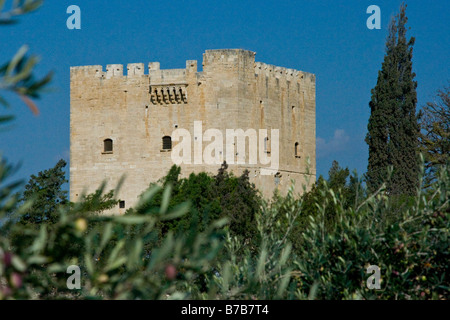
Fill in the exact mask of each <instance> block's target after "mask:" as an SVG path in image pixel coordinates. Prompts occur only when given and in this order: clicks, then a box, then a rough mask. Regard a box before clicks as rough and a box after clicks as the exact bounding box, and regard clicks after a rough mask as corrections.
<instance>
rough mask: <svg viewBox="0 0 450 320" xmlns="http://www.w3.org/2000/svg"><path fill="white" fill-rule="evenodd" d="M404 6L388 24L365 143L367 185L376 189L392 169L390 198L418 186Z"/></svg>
mask: <svg viewBox="0 0 450 320" xmlns="http://www.w3.org/2000/svg"><path fill="white" fill-rule="evenodd" d="M407 20H408V18H407V17H406V5H405V4H402V5H401V7H400V13H399V14H398V15H397V16H396V17H395V18H393V19H392V20H391V23H390V25H389V35H388V38H387V41H386V54H385V56H384V61H383V63H382V66H381V70H380V71H379V72H378V80H377V84H376V86H375V88H373V89H372V91H371V93H372V98H371V101H370V103H369V106H370V110H371V114H370V118H369V123H368V126H367V128H368V134H367V136H366V142H367V144H368V145H369V163H368V168H367V182H368V187H369V189H370V190H372V191H373V190H375V189H377V188H378V187H379V186H380V185H381V183H382V182H383V181H385V179H386V173H387V168H388V166H392V167H393V174H392V179H391V181H390V183H389V185H388V190H389V192H390V193H391V194H409V195H410V194H414V193H415V191H416V188H417V185H418V157H417V149H418V134H419V125H418V121H417V117H416V103H417V94H416V88H417V82H416V81H414V77H415V73H414V72H413V71H412V52H413V48H412V47H413V45H414V41H415V39H414V37H411V38H410V39H409V41H407V40H406V30H407V28H406V22H407Z"/></svg>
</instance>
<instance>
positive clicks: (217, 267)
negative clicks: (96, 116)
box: [0, 162, 450, 299]
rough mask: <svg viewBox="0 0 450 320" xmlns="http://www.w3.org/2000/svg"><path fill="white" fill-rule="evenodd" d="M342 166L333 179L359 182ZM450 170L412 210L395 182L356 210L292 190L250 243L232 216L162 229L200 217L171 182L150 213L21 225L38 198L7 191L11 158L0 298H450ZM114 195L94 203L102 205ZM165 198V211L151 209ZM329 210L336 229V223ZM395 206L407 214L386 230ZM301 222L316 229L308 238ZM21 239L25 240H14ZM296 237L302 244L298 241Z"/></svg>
mask: <svg viewBox="0 0 450 320" xmlns="http://www.w3.org/2000/svg"><path fill="white" fill-rule="evenodd" d="M334 168H335V169H336V168H337V169H338V170H334V169H333V170H330V172H337V173H342V172H344V175H346V174H347V171H346V170H345V169H342V168H339V166H337V165H335V166H334ZM449 171H450V170H449V168H448V166H444V167H443V168H442V170H441V171H440V173H439V177H438V179H437V180H436V181H435V183H434V185H433V187H432V190H434V193H433V194H429V193H424V192H425V191H419V192H418V194H417V195H416V196H415V197H413V198H411V199H409V200H408V201H403V203H402V206H397V205H396V201H397V200H396V199H395V198H393V197H389V196H388V195H387V193H386V189H385V188H384V186H382V187H381V188H380V189H379V190H377V192H375V193H374V194H370V195H368V196H367V197H365V198H364V199H359V198H357V199H355V201H354V204H353V205H349V204H348V201H347V199H345V198H346V197H347V195H345V193H343V192H339V191H336V192H335V191H334V190H333V189H331V188H330V187H329V183H324V184H323V186H321V195H322V199H321V200H320V202H319V201H317V202H316V203H315V204H314V205H315V206H316V208H317V212H316V213H315V214H312V215H307V214H306V213H305V212H304V211H303V208H305V206H304V201H305V198H300V199H298V198H296V196H295V195H294V194H293V188H291V190H290V191H289V193H288V194H287V195H286V196H285V197H278V198H276V199H275V200H274V202H272V203H266V202H265V201H262V204H261V207H260V209H259V210H257V211H256V212H255V217H254V219H255V220H254V224H255V225H256V229H257V231H256V232H257V236H255V237H254V239H252V241H250V242H248V241H247V242H246V241H242V238H240V237H239V236H238V235H233V234H232V232H231V231H230V230H229V229H228V228H226V227H225V228H224V226H225V225H226V223H227V221H226V220H223V219H221V220H218V221H217V220H216V221H215V222H212V223H209V224H208V225H207V226H206V227H205V228H202V230H200V227H199V225H198V223H197V222H196V221H195V219H192V220H191V223H190V225H189V226H188V227H186V228H185V229H184V232H183V233H182V232H174V231H172V230H168V231H167V232H166V233H165V234H164V235H161V234H160V230H159V227H158V226H159V225H160V224H161V223H166V222H167V221H176V220H177V219H181V218H183V217H185V216H186V215H187V214H189V212H191V208H190V206H189V205H188V204H186V203H184V204H180V205H177V206H174V207H170V205H169V204H170V202H171V198H170V192H171V191H170V189H171V187H170V186H166V187H165V189H161V188H160V187H158V186H154V187H152V188H150V189H149V190H148V191H146V192H145V193H144V194H143V195H142V197H141V200H140V203H139V204H138V205H137V209H136V211H139V210H143V209H142V208H143V207H144V206H146V209H145V210H143V211H141V212H140V214H137V213H131V212H129V213H128V214H126V215H123V216H105V215H98V214H92V212H96V211H97V208H96V207H95V206H91V207H89V208H90V209H89V212H90V213H89V212H86V211H85V210H86V208H87V206H86V204H84V203H83V202H78V203H75V204H73V205H72V206H59V210H57V212H58V214H57V215H56V220H55V221H54V223H53V224H50V223H40V224H39V225H38V228H36V227H35V226H31V225H30V224H21V223H17V222H16V221H17V220H19V221H20V217H22V216H23V215H25V214H26V212H27V210H28V209H29V208H30V207H31V206H32V200H30V201H27V202H25V203H22V204H20V205H17V201H18V199H17V196H16V193H15V188H16V187H17V186H16V185H14V184H12V185H11V184H10V185H7V186H4V185H3V183H4V178H5V177H6V176H8V175H10V173H11V172H12V168H11V167H10V166H7V165H6V164H5V163H4V162H2V166H0V178H1V179H0V185H1V186H2V188H1V190H2V192H0V195H1V198H0V213H1V216H0V220H1V221H2V224H1V226H0V292H1V293H0V298H4V299H11V298H15V299H29V298H33V299H186V298H189V299H447V298H448V297H449V292H450V288H449V286H448V284H449V283H450V282H449V280H450V279H449V271H450V270H449V269H448V268H449V267H448V261H449V258H450V256H449V254H450V252H449V250H450V241H449V240H450V239H449V236H450V235H449V233H450V225H449V221H450V219H449V218H450V203H449V199H450V196H449V192H450V175H449V174H450V172H449ZM175 172H176V171H175ZM333 175H334V174H333ZM333 175H332V176H333ZM337 177H341V175H340V174H338V175H337ZM331 180H333V179H330V181H331ZM337 180H339V181H340V183H341V184H342V181H343V180H342V179H337ZM103 188H104V186H103ZM103 188H100V191H98V192H96V193H95V194H94V196H93V197H96V198H97V199H100V198H101V195H102V194H103ZM161 191H162V198H161V202H160V204H159V205H155V206H152V207H148V203H154V202H152V201H153V200H154V199H155V197H156V195H158V194H160V192H161ZM158 201H159V200H158ZM93 203H99V201H94V202H93ZM100 206H101V204H100ZM330 208H331V209H330ZM11 209H12V211H11ZM329 210H331V212H332V216H333V226H332V227H331V225H330V226H327V224H326V221H327V214H328V212H329ZM392 210H396V212H397V213H396V214H395V215H394V218H393V219H392V220H391V221H389V223H385V222H384V220H383V219H384V218H383V217H385V216H386V213H387V212H390V211H392ZM11 212H12V213H13V214H12V215H11ZM300 217H304V218H305V220H306V221H305V223H304V224H303V226H302V229H301V231H300V232H299V230H297V229H296V226H297V222H298V221H299V218H300ZM11 233H13V234H14V233H20V234H22V235H23V238H22V239H23V241H16V242H15V243H12V242H11V237H10V234H11ZM295 237H301V238H302V244H301V246H293V245H291V239H295ZM25 240H26V241H25ZM70 265H78V266H80V268H81V270H82V275H81V289H79V290H69V289H68V288H67V285H66V281H67V278H68V276H69V275H68V274H67V273H66V269H67V267H68V266H70ZM368 265H377V266H379V267H380V268H381V272H382V282H381V290H371V289H368V288H367V286H366V280H367V278H368V277H369V275H368V274H366V268H367V266H368Z"/></svg>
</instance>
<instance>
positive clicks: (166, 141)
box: [162, 136, 172, 150]
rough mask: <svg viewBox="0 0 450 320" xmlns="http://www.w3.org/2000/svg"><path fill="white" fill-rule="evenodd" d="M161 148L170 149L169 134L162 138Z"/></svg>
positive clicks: (170, 139) (170, 140)
mask: <svg viewBox="0 0 450 320" xmlns="http://www.w3.org/2000/svg"><path fill="white" fill-rule="evenodd" d="M162 148H163V150H171V149H172V138H171V137H169V136H165V137H163V138H162Z"/></svg>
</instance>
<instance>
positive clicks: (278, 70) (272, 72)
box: [255, 62, 315, 82]
mask: <svg viewBox="0 0 450 320" xmlns="http://www.w3.org/2000/svg"><path fill="white" fill-rule="evenodd" d="M255 74H257V75H260V74H261V75H265V76H268V77H275V78H278V79H280V78H282V77H286V78H287V80H288V81H291V80H293V79H297V80H300V79H304V80H309V81H311V82H315V75H314V74H312V73H309V72H304V71H299V70H295V69H291V68H284V67H279V66H275V65H271V64H267V63H263V62H255Z"/></svg>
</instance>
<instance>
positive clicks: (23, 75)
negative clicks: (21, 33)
mask: <svg viewBox="0 0 450 320" xmlns="http://www.w3.org/2000/svg"><path fill="white" fill-rule="evenodd" d="M42 2H43V1H42V0H24V1H17V0H15V1H13V2H12V6H11V8H10V10H7V11H5V10H4V6H5V1H4V0H0V25H4V24H12V23H16V22H17V19H16V17H19V16H20V15H23V14H26V13H29V12H32V11H34V10H36V9H37V8H39V7H40V6H41V4H42ZM27 51H28V46H26V45H23V46H22V47H21V48H20V49H19V50H18V51H17V53H16V54H15V55H14V57H13V58H12V59H11V60H10V61H8V62H6V63H4V64H3V65H0V90H7V91H11V92H13V93H15V94H17V95H18V96H19V97H20V98H21V99H22V100H23V101H24V103H25V104H26V105H27V106H28V107H29V108H30V109H31V110H32V111H33V113H35V114H38V113H39V110H38V108H37V106H36V105H35V104H34V102H33V101H32V100H31V99H30V98H39V96H40V94H41V92H42V90H43V89H44V87H45V86H46V85H47V84H48V83H49V82H50V80H51V78H52V73H51V72H50V73H48V74H47V75H46V76H44V77H43V78H41V79H35V76H34V75H33V70H34V68H35V66H36V64H37V63H38V62H39V58H38V57H36V56H27V55H26V54H27ZM0 105H4V106H8V105H9V104H8V102H7V101H6V100H5V99H4V98H3V97H2V96H1V95H0ZM12 118H13V117H12V116H1V115H0V124H1V123H2V122H6V121H9V120H11V119H12Z"/></svg>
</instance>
